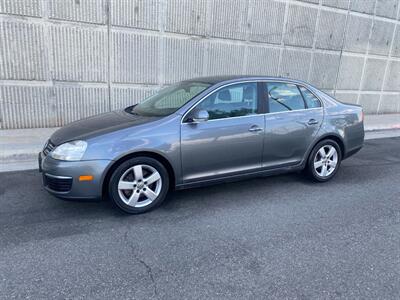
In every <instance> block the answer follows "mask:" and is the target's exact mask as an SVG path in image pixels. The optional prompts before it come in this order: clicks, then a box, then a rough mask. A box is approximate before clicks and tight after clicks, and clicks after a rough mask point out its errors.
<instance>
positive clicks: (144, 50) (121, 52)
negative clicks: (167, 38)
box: [112, 32, 160, 83]
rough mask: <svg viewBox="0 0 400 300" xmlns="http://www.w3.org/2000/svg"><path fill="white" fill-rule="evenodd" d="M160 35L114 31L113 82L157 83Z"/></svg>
mask: <svg viewBox="0 0 400 300" xmlns="http://www.w3.org/2000/svg"><path fill="white" fill-rule="evenodd" d="M159 40H160V38H159V37H156V36H146V35H140V34H135V33H130V32H113V34H112V46H113V50H112V51H113V53H112V57H113V70H112V81H113V82H125V83H129V82H130V83H157V81H158V67H159V55H158V46H159Z"/></svg>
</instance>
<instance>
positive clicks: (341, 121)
mask: <svg viewBox="0 0 400 300" xmlns="http://www.w3.org/2000/svg"><path fill="white" fill-rule="evenodd" d="M132 100H134V99H132ZM363 142H364V126H363V112H362V109H361V107H360V106H357V105H351V104H344V103H341V102H339V101H337V100H335V99H334V98H332V97H331V96H329V95H327V94H325V93H324V92H322V91H320V90H318V89H316V88H315V87H313V86H311V85H309V84H307V83H305V82H302V81H297V80H291V79H284V78H274V77H250V76H225V77H207V78H197V79H192V80H187V81H183V82H180V83H177V84H174V85H172V86H169V87H166V88H164V89H161V90H160V91H159V92H157V93H156V94H154V95H152V96H151V97H149V98H147V99H146V100H145V101H143V102H141V103H140V104H137V105H133V106H130V107H127V108H125V109H123V110H118V111H113V112H109V113H105V114H102V115H98V116H93V117H90V118H87V119H85V120H80V121H76V122H74V123H71V124H69V125H67V126H65V127H63V128H61V129H59V130H57V131H56V132H55V133H54V134H53V135H52V136H51V137H50V139H49V140H48V141H47V143H46V145H45V147H44V149H43V151H42V152H41V153H40V154H39V169H40V170H41V172H43V184H44V186H45V188H46V190H47V191H49V192H50V193H52V194H54V195H56V196H58V197H61V198H69V199H73V198H90V199H96V198H97V199H98V198H101V197H102V196H104V195H108V196H109V197H110V198H111V200H112V201H114V202H115V203H116V204H117V205H118V207H120V208H121V209H122V210H124V211H125V212H128V213H142V212H145V211H148V210H150V209H152V208H154V207H156V206H157V205H159V204H160V203H161V202H162V201H163V200H164V199H165V197H166V196H167V193H168V191H169V190H170V189H182V188H189V187H194V186H198V185H205V184H211V183H216V182H221V181H231V180H238V179H242V178H248V177H252V176H260V175H273V174H277V173H282V172H292V171H298V170H305V172H306V174H307V175H308V176H309V177H310V178H311V179H313V180H314V181H316V182H324V181H327V180H329V179H331V178H332V177H333V176H335V174H336V173H337V171H338V169H339V166H340V163H341V161H342V160H343V159H345V158H348V157H349V156H351V155H352V154H354V153H356V152H357V151H358V150H359V149H361V147H362V145H363Z"/></svg>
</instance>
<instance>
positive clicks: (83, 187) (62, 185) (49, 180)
mask: <svg viewBox="0 0 400 300" xmlns="http://www.w3.org/2000/svg"><path fill="white" fill-rule="evenodd" d="M38 160H39V171H40V172H42V174H43V185H44V188H45V189H46V190H47V191H48V192H49V193H51V194H53V195H55V196H57V197H59V198H65V199H100V198H101V197H102V184H103V179H104V176H105V174H106V171H107V168H108V166H109V165H110V163H111V160H86V161H61V160H56V159H53V158H51V157H50V156H45V155H44V154H43V153H42V152H41V153H39V159H38ZM82 175H91V176H93V180H90V181H79V176H82Z"/></svg>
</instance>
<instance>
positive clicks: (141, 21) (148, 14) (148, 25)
mask: <svg viewBox="0 0 400 300" xmlns="http://www.w3.org/2000/svg"><path fill="white" fill-rule="evenodd" d="M158 18H159V1H158V0H146V1H143V0H111V24H112V25H116V26H124V27H133V28H143V29H151V30H157V29H158Z"/></svg>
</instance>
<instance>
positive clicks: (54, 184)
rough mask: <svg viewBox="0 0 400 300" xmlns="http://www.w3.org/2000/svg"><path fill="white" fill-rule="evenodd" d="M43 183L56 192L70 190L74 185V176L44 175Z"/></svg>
mask: <svg viewBox="0 0 400 300" xmlns="http://www.w3.org/2000/svg"><path fill="white" fill-rule="evenodd" d="M43 183H44V185H45V186H46V187H48V188H49V189H51V190H53V191H56V192H68V191H70V190H71V187H72V178H70V177H57V176H52V175H49V174H44V175H43Z"/></svg>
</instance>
